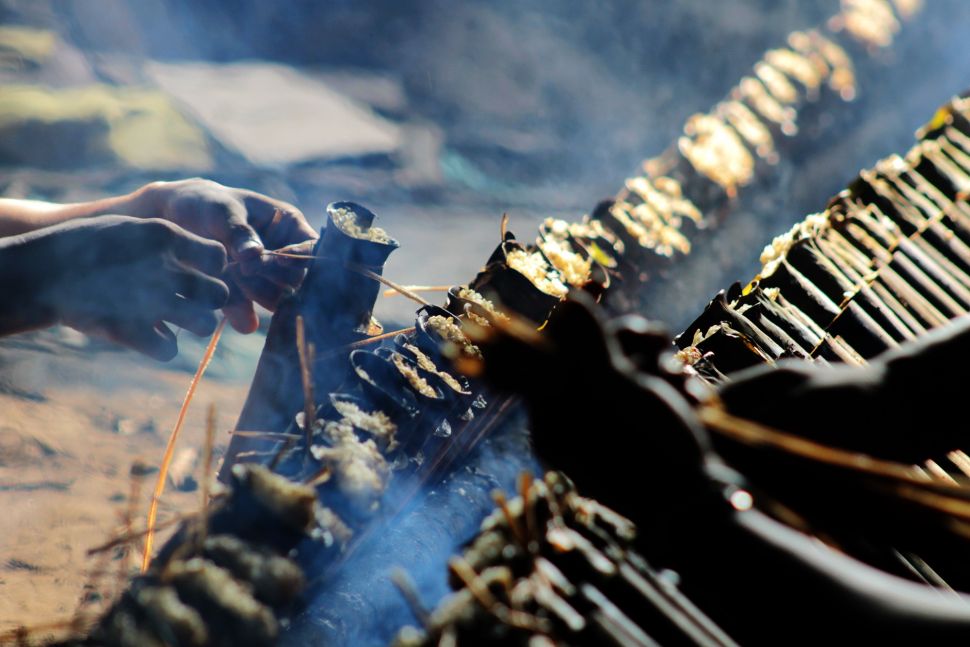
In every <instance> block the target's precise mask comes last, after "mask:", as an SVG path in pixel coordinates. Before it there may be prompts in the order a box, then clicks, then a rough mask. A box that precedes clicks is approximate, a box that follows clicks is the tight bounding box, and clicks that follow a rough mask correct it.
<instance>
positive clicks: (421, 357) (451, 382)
mask: <svg viewBox="0 0 970 647" xmlns="http://www.w3.org/2000/svg"><path fill="white" fill-rule="evenodd" d="M404 348H406V349H407V350H409V351H410V352H411V353H412V354H413V355H414V358H415V359H416V360H417V362H418V366H420V367H421V368H423V369H424V370H426V371H428V372H429V373H434V374H435V375H437V376H438V377H440V378H441V379H442V380H444V382H445V384H447V385H448V386H449V387H450V388H451V389H453V390H454V391H456V392H458V393H468V392H467V391H465V390H464V389H463V388H461V384H459V383H458V380H456V379H455V378H454V377H453V376H452V375H451V373H448V372H447V371H441V370H438V367H437V365H435V363H434V362H432V361H431V358H430V357H428V356H427V355H425V354H424V353H422V352H421V349H420V348H418V347H417V346H415V345H413V344H404Z"/></svg>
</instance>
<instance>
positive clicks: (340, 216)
mask: <svg viewBox="0 0 970 647" xmlns="http://www.w3.org/2000/svg"><path fill="white" fill-rule="evenodd" d="M330 217H331V218H333V222H334V224H335V225H337V226H338V227H340V230H341V231H342V232H344V233H345V234H347V235H348V236H350V237H351V238H357V239H358V240H370V241H373V242H375V243H389V242H390V241H391V237H390V236H388V235H387V232H386V231H384V230H383V229H381V228H380V227H374V226H371V227H367V228H366V229H365V228H362V227H361V226H360V225H359V224H358V223H357V214H356V213H354V212H353V211H351V210H350V209H334V210H333V211H332V212H331V214H330Z"/></svg>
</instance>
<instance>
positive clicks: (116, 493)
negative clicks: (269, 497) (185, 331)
mask: <svg viewBox="0 0 970 647" xmlns="http://www.w3.org/2000/svg"><path fill="white" fill-rule="evenodd" d="M227 335H228V336H231V333H227ZM37 337H39V338H40V342H41V343H39V344H34V343H29V344H25V343H23V341H24V339H22V338H12V339H11V340H9V341H8V342H6V343H5V345H4V346H2V347H0V363H2V364H3V365H4V367H5V369H7V370H5V372H4V380H5V382H4V383H3V384H2V385H0V390H2V391H4V392H3V393H0V412H2V414H0V415H2V418H0V510H2V514H0V555H2V562H0V633H3V632H5V631H7V630H10V629H13V628H15V627H17V626H19V625H35V624H38V623H49V622H56V621H58V620H61V619H64V618H69V617H70V616H71V615H73V614H74V613H75V611H76V609H77V608H78V605H79V602H80V601H81V600H82V599H83V598H85V597H87V598H88V600H89V601H90V602H91V604H90V605H89V607H90V608H91V609H92V610H95V609H97V608H98V607H99V606H100V605H101V604H103V603H104V601H105V600H108V599H111V597H112V596H113V595H114V594H115V593H116V591H117V590H118V588H119V587H120V584H121V578H120V575H121V574H123V573H125V572H126V567H127V571H129V572H130V571H133V570H134V569H135V568H137V565H138V562H139V561H140V554H141V547H142V545H141V543H140V542H136V543H134V544H132V555H131V556H130V558H127V559H126V558H125V556H124V552H123V551H121V550H113V551H109V552H107V553H105V555H104V557H97V556H94V557H91V556H88V555H87V554H86V553H87V550H88V549H89V548H91V547H94V546H97V545H99V544H101V543H103V542H105V541H106V540H108V539H109V538H111V536H112V534H113V533H115V532H117V531H119V530H120V529H121V528H122V527H123V526H124V524H125V517H126V515H127V514H129V513H128V512H127V511H128V510H129V509H131V510H133V511H134V521H133V526H134V527H136V528H140V527H144V525H145V514H146V512H147V508H148V502H149V499H150V496H151V490H152V488H153V487H154V484H155V479H156V477H157V471H155V470H156V468H157V465H158V464H159V462H160V460H161V457H162V454H163V452H164V448H165V443H166V440H167V436H168V434H169V432H170V430H171V428H172V426H173V424H174V423H175V418H176V416H177V413H178V409H179V405H180V404H181V401H182V397H183V395H184V393H185V390H186V388H187V386H188V383H189V381H190V380H191V374H190V373H189V372H187V371H186V370H184V367H185V366H186V365H188V364H191V362H192V361H194V360H196V359H197V357H198V351H199V348H198V343H191V344H184V345H187V346H189V348H187V349H186V350H185V352H184V356H185V357H184V358H183V359H182V360H181V362H180V364H181V366H182V368H181V369H176V368H173V367H170V366H167V365H160V364H155V363H152V361H151V360H148V359H142V358H140V357H138V356H136V355H134V354H129V353H121V352H117V351H113V350H107V349H103V350H98V349H94V350H92V349H90V348H87V349H82V350H76V349H73V348H71V347H70V346H64V345H62V344H59V343H57V342H58V340H57V339H56V337H57V334H56V333H43V334H41V335H39V336H33V337H31V338H28V339H29V340H30V341H33V340H34V339H35V338H37ZM237 337H238V336H237ZM253 341H258V340H253ZM10 342H13V343H12V344H11V343H10ZM231 343H232V342H231V341H230V342H229V344H231ZM220 362H221V363H222V364H223V369H224V368H225V366H226V365H227V364H229V363H230V361H229V360H228V359H227V358H225V357H221V358H220V357H217V358H216V360H215V361H214V363H213V365H212V371H213V374H214V375H216V376H217V377H215V378H212V379H206V380H204V381H203V383H202V384H201V385H200V387H199V389H198V391H197V393H196V398H195V400H194V401H193V406H192V408H191V410H190V412H189V415H188V418H187V422H186V425H185V429H184V431H183V435H182V437H181V440H180V442H179V445H178V446H179V448H185V449H187V448H199V449H200V450H201V446H202V444H203V443H204V438H205V432H204V429H205V415H206V409H207V406H208V405H209V404H214V405H215V406H216V407H217V415H218V424H217V431H218V434H217V443H218V445H219V446H220V447H221V446H224V445H225V443H226V441H227V438H228V436H227V429H228V428H229V427H231V425H232V423H233V422H234V420H235V416H236V413H237V412H238V411H239V409H240V407H241V404H242V401H243V399H244V398H245V395H246V391H247V388H248V383H249V379H250V377H251V376H250V375H248V374H246V373H245V371H242V372H241V373H240V374H238V375H234V376H228V377H227V376H226V375H225V370H223V371H222V373H223V376H222V379H219V378H218V374H219V363H220ZM240 363H241V362H240ZM252 364H253V366H255V360H254V359H253V362H252ZM11 367H12V370H11ZM83 375H86V376H87V379H83V378H82V379H77V378H78V377H79V376H83ZM41 383H42V384H41ZM38 387H40V388H38ZM218 450H219V447H217V448H216V451H218ZM136 464H143V465H144V466H145V468H144V469H143V470H142V471H146V472H148V473H147V474H145V475H144V476H142V477H140V478H139V477H133V476H132V475H131V467H132V466H133V465H136ZM200 471H201V466H200V465H196V469H195V473H194V477H195V479H196V480H198V479H199V478H200ZM133 487H134V488H135V492H136V493H137V498H136V499H135V500H134V501H133V502H132V503H129V498H130V496H131V494H130V493H131V492H132V488H133ZM199 505H200V493H199V490H198V489H196V490H195V491H192V492H187V491H178V490H177V489H176V488H174V487H172V485H171V483H169V486H168V488H167V491H166V493H165V496H164V498H163V500H162V503H161V507H160V513H159V518H160V519H165V518H170V517H172V516H173V515H177V514H180V513H185V512H191V511H193V510H195V509H196V508H197V507H198V506H199ZM99 571H100V572H104V575H103V576H99V575H98V572H99Z"/></svg>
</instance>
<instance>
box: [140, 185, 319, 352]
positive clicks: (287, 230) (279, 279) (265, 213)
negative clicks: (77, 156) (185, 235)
mask: <svg viewBox="0 0 970 647" xmlns="http://www.w3.org/2000/svg"><path fill="white" fill-rule="evenodd" d="M129 213H131V214H132V215H136V216H140V217H157V218H163V219H165V220H168V221H169V222H173V223H175V224H177V225H179V226H181V227H183V228H184V229H186V230H188V231H190V232H192V233H194V234H198V235H199V236H202V237H205V238H208V239H211V240H215V241H218V242H220V243H222V245H223V247H224V248H225V250H226V252H227V253H228V255H229V258H230V259H231V261H232V262H231V263H230V264H229V267H228V271H227V278H228V281H227V283H228V285H229V291H230V295H229V301H228V303H227V304H226V306H225V308H224V311H225V313H226V317H227V319H228V320H229V323H230V324H231V325H232V326H233V328H235V329H236V330H238V331H239V332H243V333H250V332H253V331H254V330H256V328H257V326H258V325H259V321H258V319H257V318H256V312H255V310H254V308H253V302H256V303H258V304H260V305H261V306H263V307H264V308H266V309H267V310H270V311H273V310H275V309H276V306H277V305H278V304H279V302H280V299H282V298H283V297H284V296H286V295H287V294H291V293H292V292H293V290H295V289H296V288H297V287H298V286H299V284H300V282H301V281H302V280H303V276H304V274H305V269H304V267H305V263H303V262H301V261H299V260H294V259H290V258H282V257H277V256H270V255H267V254H264V253H263V252H264V251H265V250H267V249H279V248H281V247H288V246H293V245H298V244H301V243H304V244H305V245H300V246H298V247H289V248H288V250H287V251H290V252H293V253H296V254H301V253H302V254H308V253H309V252H310V246H311V245H312V243H313V241H315V240H316V239H317V233H316V231H314V230H313V228H312V227H310V225H309V224H308V223H307V221H306V218H304V216H303V214H302V213H301V212H300V210H299V209H297V208H296V207H294V206H293V205H291V204H288V203H286V202H282V201H280V200H275V199H273V198H270V197H267V196H265V195H261V194H259V193H256V192H254V191H248V190H245V189H236V188H232V187H227V186H223V185H221V184H218V183H217V182H213V181H211V180H203V179H198V178H196V179H191V180H181V181H178V182H153V183H152V184H149V185H146V186H145V187H143V188H142V189H141V190H139V191H137V192H136V193H135V194H134V203H133V207H132V209H131V210H130V211H129Z"/></svg>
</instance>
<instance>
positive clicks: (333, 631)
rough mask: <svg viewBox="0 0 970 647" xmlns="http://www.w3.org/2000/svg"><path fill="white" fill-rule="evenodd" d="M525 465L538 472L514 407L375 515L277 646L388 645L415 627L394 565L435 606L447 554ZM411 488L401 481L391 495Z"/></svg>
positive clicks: (318, 584)
mask: <svg viewBox="0 0 970 647" xmlns="http://www.w3.org/2000/svg"><path fill="white" fill-rule="evenodd" d="M523 471H529V472H531V473H533V474H540V473H541V471H540V468H539V466H538V465H537V464H536V462H535V460H534V459H533V458H532V457H531V451H530V449H529V446H528V432H527V429H526V420H525V414H524V412H523V411H522V410H521V409H515V410H513V411H512V413H511V414H509V415H508V417H507V419H506V420H505V422H504V423H503V424H502V425H500V427H499V428H497V429H496V430H495V431H494V432H492V434H491V435H490V436H489V438H488V439H487V440H486V441H484V442H483V443H482V444H481V445H479V447H478V448H477V449H476V450H475V451H474V453H473V454H472V455H470V456H468V457H467V459H466V460H463V461H461V462H460V464H459V465H458V466H457V468H456V469H454V471H452V472H451V473H449V474H448V475H447V476H446V477H445V478H444V479H443V480H440V481H438V480H437V479H432V480H431V481H429V482H428V483H427V484H425V485H424V486H422V487H421V489H420V490H419V491H418V493H417V494H416V495H415V496H414V498H413V499H411V500H410V501H409V502H408V503H407V505H406V507H405V508H403V509H402V510H401V511H400V512H399V513H397V514H395V515H394V516H393V517H390V518H386V519H383V520H377V521H376V523H374V525H373V526H372V527H371V528H369V529H368V531H367V532H368V533H369V536H368V537H367V538H366V539H364V541H363V543H361V544H360V545H358V546H356V547H355V548H354V550H353V552H352V554H351V556H350V558H349V559H347V560H346V561H345V562H344V563H342V564H341V565H340V566H339V568H338V569H333V570H327V571H325V572H324V573H319V574H318V575H319V577H320V578H321V579H320V580H318V581H317V582H314V583H311V586H315V590H313V589H311V593H310V595H309V598H310V601H309V606H308V608H307V609H305V610H304V611H302V612H301V613H300V614H299V615H298V616H297V617H296V618H294V620H293V622H292V625H291V629H290V630H289V631H288V632H287V633H285V634H284V636H283V639H282V640H281V645H283V646H293V647H296V646H298V645H307V644H327V645H361V646H365V645H375V646H376V645H386V644H388V643H389V641H390V640H391V638H393V637H394V636H395V635H396V633H397V631H398V630H399V629H400V628H401V627H402V626H404V625H407V624H411V625H418V620H417V618H415V617H414V615H413V614H412V612H411V610H410V608H409V607H408V605H407V604H406V603H405V600H404V596H403V595H402V594H401V592H400V591H399V590H398V589H397V587H396V586H395V584H394V583H393V582H392V581H391V574H392V573H393V572H394V569H396V568H398V569H401V570H402V571H403V572H404V573H406V575H407V577H408V579H409V580H410V581H411V582H412V583H413V584H414V587H415V590H416V592H417V594H418V597H419V598H420V600H421V601H422V603H423V604H424V605H425V607H426V608H428V609H432V608H433V607H434V606H435V605H436V604H437V603H438V602H439V601H440V600H441V599H442V598H443V597H444V596H445V595H446V594H447V593H448V591H449V588H448V586H447V569H446V567H445V564H446V563H447V561H448V558H450V557H451V556H452V555H454V554H455V553H456V552H458V549H459V548H460V547H461V545H462V544H464V543H465V542H466V541H468V540H470V539H471V538H472V536H473V535H474V534H475V532H476V531H477V530H478V527H479V524H480V523H481V521H482V519H484V517H485V515H486V514H488V513H489V512H491V510H492V509H493V507H494V503H493V502H492V499H491V493H492V491H494V490H496V489H497V490H501V491H504V492H506V493H507V494H508V495H509V496H512V495H513V494H514V488H515V483H516V478H517V477H518V475H519V474H520V473H521V472H523ZM438 476H440V475H438ZM408 488H409V484H408V483H407V482H404V483H401V482H399V483H398V485H397V490H396V491H395V492H391V493H390V494H389V496H388V498H389V499H391V500H393V499H394V498H395V497H400V496H401V495H402V494H403V493H404V492H406V491H407V490H408Z"/></svg>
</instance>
